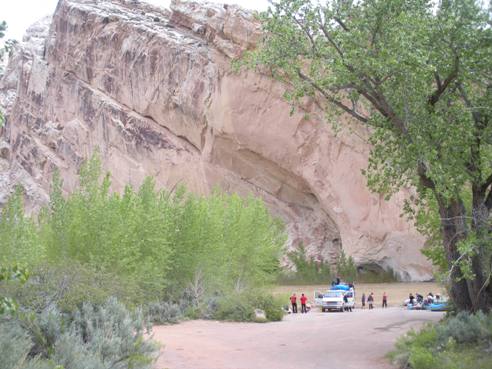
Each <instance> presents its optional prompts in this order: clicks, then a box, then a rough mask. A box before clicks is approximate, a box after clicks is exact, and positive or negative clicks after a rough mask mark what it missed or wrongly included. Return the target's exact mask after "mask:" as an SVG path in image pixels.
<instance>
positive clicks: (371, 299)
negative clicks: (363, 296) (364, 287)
mask: <svg viewBox="0 0 492 369" xmlns="http://www.w3.org/2000/svg"><path fill="white" fill-rule="evenodd" d="M367 304H368V305H369V310H372V309H374V293H373V292H371V294H370V295H369V297H368V298H367Z"/></svg>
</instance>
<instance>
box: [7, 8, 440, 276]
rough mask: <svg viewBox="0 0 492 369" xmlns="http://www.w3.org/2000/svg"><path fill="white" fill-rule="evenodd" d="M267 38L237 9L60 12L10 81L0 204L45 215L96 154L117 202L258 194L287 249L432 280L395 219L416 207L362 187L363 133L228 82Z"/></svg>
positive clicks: (255, 78) (411, 235)
mask: <svg viewBox="0 0 492 369" xmlns="http://www.w3.org/2000/svg"><path fill="white" fill-rule="evenodd" d="M260 36H261V34H260V26H259V24H258V23H257V22H256V21H255V20H254V19H253V17H252V16H251V14H250V13H249V12H247V11H244V10H242V9H241V8H239V7H236V6H225V5H224V6H222V5H216V4H208V3H196V2H182V1H181V0H174V1H173V2H172V5H171V10H170V11H168V10H163V9H160V8H156V7H153V6H150V5H147V4H136V3H135V2H133V1H124V0H120V1H118V0H108V1H95V0H61V1H60V2H59V4H58V7H57V9H56V12H55V14H54V16H53V19H52V22H51V25H50V27H49V31H48V27H47V24H46V22H41V23H40V24H38V25H35V26H34V27H33V28H31V29H30V30H29V32H28V36H26V39H25V40H24V42H23V43H22V44H21V45H20V46H19V47H18V49H17V51H16V53H15V55H14V56H13V57H12V58H11V60H10V63H9V66H8V68H7V71H6V73H5V75H4V77H3V79H2V81H1V82H0V104H1V105H2V106H3V107H4V109H6V111H7V114H6V115H7V127H6V129H5V130H4V131H5V132H4V141H5V142H3V143H2V144H0V145H2V146H1V147H0V153H1V155H0V156H1V158H2V159H1V160H2V161H1V162H0V171H2V170H3V172H2V174H0V194H2V195H3V198H2V197H0V201H5V197H6V195H7V194H8V193H9V191H11V190H12V186H13V184H15V183H20V184H21V185H22V186H23V187H24V188H25V189H26V193H27V198H28V200H29V202H30V205H31V207H36V206H39V205H40V204H42V203H44V202H46V200H47V193H48V192H49V185H50V179H51V175H52V173H53V171H54V170H55V168H58V169H59V170H60V172H61V175H62V178H63V179H64V186H65V190H66V191H70V190H72V189H73V188H74V186H76V184H77V183H76V178H77V176H76V173H77V170H78V168H79V166H80V164H81V162H82V161H83V160H84V159H85V158H87V157H88V156H89V155H90V154H91V153H92V152H94V150H96V149H98V150H99V151H100V153H101V156H102V159H103V163H104V167H105V169H107V170H109V171H110V172H111V173H112V181H113V187H114V189H115V190H121V189H122V188H123V186H124V185H125V184H126V183H131V184H132V185H135V186H138V185H139V184H140V183H141V182H142V181H143V179H144V178H145V177H146V176H149V175H150V176H153V177H155V179H156V182H157V184H158V185H159V186H162V187H166V188H173V187H174V186H176V184H178V183H182V184H185V185H186V186H187V187H188V188H189V189H190V190H191V191H194V192H197V193H204V194H205V193H208V192H209V191H211V189H213V188H214V187H220V188H222V189H225V190H227V191H231V192H237V193H240V194H242V195H247V194H250V193H252V194H254V195H258V196H261V197H262V198H263V199H264V200H265V201H266V203H267V204H268V206H269V207H270V209H271V210H272V212H273V213H274V214H275V215H278V216H280V217H281V218H283V219H284V220H285V221H286V223H287V227H288V232H289V241H288V242H289V245H288V246H289V247H295V246H297V245H299V244H300V243H301V242H303V243H304V244H305V245H307V246H308V250H309V252H310V254H311V255H313V256H315V257H317V258H319V259H324V260H328V261H331V262H333V261H334V260H335V259H336V258H337V256H338V255H339V253H340V250H341V249H342V248H343V250H345V252H346V253H347V254H348V255H352V256H353V257H354V259H355V260H356V262H357V263H358V264H360V265H378V266H380V267H383V268H389V267H391V268H393V269H394V270H395V271H396V272H398V273H399V274H400V277H401V278H402V279H405V280H422V279H428V278H430V277H431V274H430V272H431V270H430V266H429V264H428V262H426V261H425V259H424V258H423V256H422V255H421V254H420V252H419V250H420V248H421V247H422V245H423V244H424V239H423V238H422V237H421V236H420V235H419V234H418V233H417V232H416V231H415V230H414V229H413V227H412V226H411V225H410V224H408V223H407V222H406V221H405V220H404V219H402V218H400V217H399V214H400V210H401V208H402V203H403V200H404V198H405V197H406V196H407V194H406V193H405V192H402V193H399V194H397V195H396V196H395V197H394V198H393V199H392V200H391V201H385V200H384V199H383V198H382V197H380V196H378V195H375V194H371V193H370V192H369V190H368V189H367V188H366V184H365V179H364V178H363V176H362V175H361V172H360V171H361V169H362V168H364V167H365V166H366V164H367V157H368V152H369V146H368V144H367V141H366V139H365V138H366V137H367V132H366V131H365V129H364V128H363V127H360V126H357V125H355V124H354V123H351V122H349V121H347V123H346V125H345V126H351V129H350V132H349V130H348V129H346V130H343V131H342V132H341V133H339V134H338V135H335V134H334V133H333V132H332V130H331V126H330V125H329V124H324V123H323V116H322V114H319V112H317V111H316V109H315V108H314V107H312V106H309V104H307V105H306V106H305V110H307V111H308V112H309V113H310V114H309V118H307V116H306V114H305V112H303V111H299V112H296V113H294V114H293V115H291V114H290V107H289V106H288V104H287V103H286V102H285V101H284V100H283V98H282V94H283V91H284V89H283V87H282V85H280V84H278V83H276V82H274V81H272V80H271V79H269V78H268V77H265V76H262V75H259V74H256V73H253V72H242V73H240V74H236V73H234V72H232V71H231V58H233V57H235V56H237V55H239V54H240V53H241V52H242V51H243V50H245V49H248V48H252V47H254V45H255V42H257V40H258V39H259V37H260Z"/></svg>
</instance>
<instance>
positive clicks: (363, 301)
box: [361, 292, 388, 310]
mask: <svg viewBox="0 0 492 369" xmlns="http://www.w3.org/2000/svg"><path fill="white" fill-rule="evenodd" d="M366 301H367V305H368V307H369V310H372V309H374V292H371V293H370V294H369V296H367V299H366V294H365V292H363V293H362V297H361V307H362V309H365V308H366ZM387 307H388V295H387V294H386V292H384V293H383V303H382V308H383V309H384V308H387Z"/></svg>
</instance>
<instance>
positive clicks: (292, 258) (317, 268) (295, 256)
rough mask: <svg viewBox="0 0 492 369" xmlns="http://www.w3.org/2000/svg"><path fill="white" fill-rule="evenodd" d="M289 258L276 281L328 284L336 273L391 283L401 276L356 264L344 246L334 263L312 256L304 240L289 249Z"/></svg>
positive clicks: (346, 279)
mask: <svg viewBox="0 0 492 369" xmlns="http://www.w3.org/2000/svg"><path fill="white" fill-rule="evenodd" d="M287 259H288V263H289V264H290V265H289V266H288V267H287V268H284V269H283V270H281V272H280V273H279V276H278V280H277V281H278V284H280V285H287V286H289V285H291V286H294V285H313V284H320V285H322V284H324V285H328V284H329V283H331V282H332V281H334V280H336V278H337V277H338V278H340V280H341V281H344V282H348V283H391V282H397V280H398V278H397V276H396V275H395V273H394V271H393V270H392V269H388V270H383V269H382V268H377V269H376V270H370V269H367V268H357V266H356V264H355V261H354V259H353V258H352V257H351V256H346V255H345V253H344V252H343V250H342V251H341V252H340V255H339V256H338V258H337V260H336V263H335V264H334V265H331V264H330V263H329V262H327V261H324V260H319V259H314V258H313V257H311V256H309V255H308V254H307V251H306V248H305V247H304V245H303V244H301V245H299V246H298V247H297V248H296V249H295V250H293V251H291V252H289V253H287Z"/></svg>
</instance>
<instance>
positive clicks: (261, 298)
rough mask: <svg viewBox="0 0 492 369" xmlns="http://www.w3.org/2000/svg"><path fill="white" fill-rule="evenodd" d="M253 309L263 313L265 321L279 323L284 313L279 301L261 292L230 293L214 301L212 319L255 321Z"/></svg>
mask: <svg viewBox="0 0 492 369" xmlns="http://www.w3.org/2000/svg"><path fill="white" fill-rule="evenodd" d="M255 309H260V310H263V311H264V312H265V315H266V320H267V321H280V320H282V318H283V316H284V313H283V310H282V303H281V302H280V300H279V299H276V298H274V297H273V296H271V295H268V294H265V293H264V292H262V291H244V292H241V293H234V292H233V293H230V294H228V295H225V296H222V297H219V298H218V299H217V300H216V301H215V305H214V311H213V313H212V314H211V316H212V318H213V319H217V320H228V321H236V322H251V321H254V320H255Z"/></svg>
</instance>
